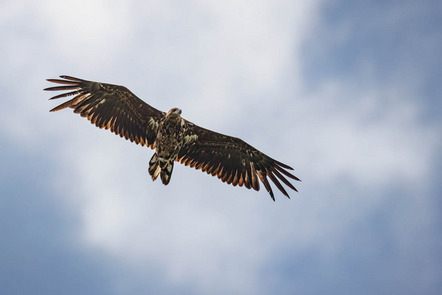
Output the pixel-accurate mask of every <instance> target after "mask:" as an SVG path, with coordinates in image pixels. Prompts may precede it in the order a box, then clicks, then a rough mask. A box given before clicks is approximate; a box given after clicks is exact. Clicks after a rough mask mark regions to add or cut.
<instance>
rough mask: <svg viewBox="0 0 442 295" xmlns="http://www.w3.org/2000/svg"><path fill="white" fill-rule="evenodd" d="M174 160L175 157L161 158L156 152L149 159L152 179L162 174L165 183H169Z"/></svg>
mask: <svg viewBox="0 0 442 295" xmlns="http://www.w3.org/2000/svg"><path fill="white" fill-rule="evenodd" d="M174 162H175V161H174V159H172V160H170V159H162V158H159V157H158V155H157V154H156V153H155V154H154V155H153V156H152V158H151V159H150V161H149V174H150V175H151V176H152V180H156V179H157V178H158V176H160V177H161V181H162V182H163V184H164V185H167V184H169V182H170V178H171V177H172V171H173V164H174Z"/></svg>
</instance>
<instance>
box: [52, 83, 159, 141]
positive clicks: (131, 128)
mask: <svg viewBox="0 0 442 295" xmlns="http://www.w3.org/2000/svg"><path fill="white" fill-rule="evenodd" d="M60 78H62V79H63V80H60V79H48V81H49V82H53V83H57V84H62V85H63V86H55V87H49V88H46V89H45V90H49V91H58V90H68V91H69V92H66V93H62V94H59V95H56V96H54V97H52V98H50V99H58V98H62V97H69V96H74V97H73V98H72V99H71V100H68V101H66V102H64V103H62V104H61V105H59V106H57V107H55V108H53V109H52V110H51V112H54V111H59V110H62V109H64V108H67V107H69V108H72V109H74V113H78V114H80V115H81V116H82V117H86V118H87V119H88V120H89V121H91V123H92V124H95V125H96V126H97V127H100V128H105V129H110V130H111V131H112V132H114V133H115V134H118V135H120V136H121V137H124V138H126V139H129V140H130V141H132V142H135V143H137V144H141V145H147V146H149V147H151V148H153V147H154V142H155V138H156V134H157V129H158V124H159V122H160V119H161V117H162V116H163V115H164V113H163V112H161V111H159V110H157V109H155V108H153V107H151V106H150V105H148V104H146V103H145V102H144V101H142V100H141V99H139V98H138V97H137V96H135V94H133V93H132V92H130V91H129V89H127V88H126V87H123V86H118V85H112V84H105V83H99V82H93V81H87V80H82V79H78V78H74V77H69V76H60Z"/></svg>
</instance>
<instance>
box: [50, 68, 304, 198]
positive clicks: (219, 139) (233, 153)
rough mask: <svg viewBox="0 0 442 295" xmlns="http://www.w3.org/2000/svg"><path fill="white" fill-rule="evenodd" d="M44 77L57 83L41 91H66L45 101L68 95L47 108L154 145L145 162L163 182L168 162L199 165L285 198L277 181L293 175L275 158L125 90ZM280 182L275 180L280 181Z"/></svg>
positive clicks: (229, 180)
mask: <svg viewBox="0 0 442 295" xmlns="http://www.w3.org/2000/svg"><path fill="white" fill-rule="evenodd" d="M61 78H62V79H63V80H61V79H48V81H49V82H53V83H57V84H62V86H55V87H49V88H46V89H45V90H50V91H54V90H68V91H69V92H66V93H62V94H60V95H57V96H54V97H52V98H51V99H57V98H62V97H69V96H73V98H72V99H70V100H68V101H66V102H64V103H62V104H61V105H59V106H57V107H55V108H53V109H52V110H51V112H53V111H58V110H62V109H64V108H67V107H69V108H72V109H73V110H74V112H75V113H79V114H80V115H81V116H82V117H87V118H88V120H89V121H91V123H92V124H95V125H96V126H97V127H100V128H105V129H110V130H111V131H112V132H114V133H115V134H118V135H120V136H121V137H124V138H126V139H129V140H130V141H132V142H135V143H137V144H140V145H146V146H148V147H150V148H152V149H155V153H154V155H153V156H152V158H151V160H150V162H149V174H150V175H151V176H152V179H153V180H155V179H156V178H157V177H158V176H160V178H161V181H162V182H163V184H165V185H167V184H168V183H169V181H170V178H171V175H172V171H173V164H174V162H175V161H178V162H180V163H182V164H184V165H186V166H190V167H194V168H196V169H201V170H202V171H204V172H206V173H208V174H210V175H213V176H217V177H218V178H219V179H221V180H222V181H223V182H227V183H228V184H232V185H233V186H236V185H239V186H245V187H246V188H248V189H250V188H253V189H254V190H257V191H258V190H259V183H260V182H261V183H262V184H263V185H264V187H265V188H266V190H267V191H268V192H269V194H270V196H271V197H272V199H273V200H275V198H274V195H273V191H272V188H271V186H270V183H269V181H268V178H270V180H271V181H272V182H273V183H274V184H275V185H276V187H277V188H278V189H279V190H280V191H281V192H282V193H283V194H284V195H285V196H287V197H289V195H288V193H287V191H286V190H285V188H284V187H283V186H282V184H281V182H283V183H284V184H285V185H286V186H288V187H289V188H291V189H293V190H295V191H297V190H296V188H295V187H294V186H293V185H292V184H291V183H290V182H289V181H288V180H287V178H291V179H294V180H298V181H299V179H298V178H297V177H296V176H294V175H293V174H291V173H290V172H289V171H287V170H293V168H291V167H289V166H287V165H285V164H283V163H281V162H279V161H276V160H274V159H272V158H270V157H269V156H267V155H265V154H264V153H262V152H260V151H259V150H257V149H255V148H254V147H252V146H251V145H249V144H247V143H246V142H244V141H243V140H241V139H239V138H236V137H232V136H227V135H223V134H220V133H217V132H214V131H211V130H207V129H204V128H202V127H199V126H197V125H195V124H193V123H191V122H189V121H187V120H185V119H183V118H182V117H181V110H180V109H178V108H172V109H171V110H169V111H168V112H167V113H165V112H161V111H159V110H157V109H155V108H153V107H151V106H150V105H148V104H146V103H145V102H144V101H142V100H141V99H139V98H138V97H136V96H135V95H134V94H133V93H132V92H130V91H129V90H128V89H127V88H125V87H123V86H118V85H112V84H105V83H98V82H93V81H87V80H82V79H78V78H74V77H69V76H61ZM286 177H287V178H286ZM280 181H281V182H280Z"/></svg>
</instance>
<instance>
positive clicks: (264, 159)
mask: <svg viewBox="0 0 442 295" xmlns="http://www.w3.org/2000/svg"><path fill="white" fill-rule="evenodd" d="M186 123H187V126H188V127H187V130H186V131H185V132H186V135H187V136H192V135H196V136H198V138H197V140H196V141H192V142H190V143H188V144H185V145H184V146H183V147H182V149H181V151H180V153H179V155H178V157H177V161H179V162H181V163H183V164H185V165H188V166H190V167H194V168H196V169H201V170H202V171H203V172H206V173H207V174H210V175H213V176H217V177H218V178H219V179H221V180H222V181H223V182H226V183H228V184H232V185H233V186H245V187H246V188H248V189H250V188H253V189H254V190H259V189H260V187H259V182H260V181H261V183H262V184H263V185H264V187H265V189H266V190H267V192H268V193H269V194H270V196H271V197H272V199H273V200H275V198H274V195H273V191H272V188H271V186H270V183H269V181H268V180H267V177H268V178H270V179H271V180H272V182H273V183H274V184H275V185H276V187H277V188H278V189H279V190H280V191H281V192H282V193H283V194H284V195H285V196H287V197H289V194H288V193H287V191H286V189H285V188H284V187H283V185H282V184H281V182H282V183H284V184H285V185H287V186H288V187H289V188H290V189H292V190H295V191H297V190H296V188H295V187H294V186H293V184H292V183H290V181H289V180H288V179H287V178H286V177H288V178H290V179H294V180H299V179H298V178H297V177H296V176H294V175H292V174H291V173H290V172H288V171H287V170H293V168H291V167H290V166H288V165H286V164H283V163H281V162H279V161H276V160H274V159H272V158H270V157H269V156H267V155H265V154H264V153H262V152H260V151H259V150H257V149H255V148H254V147H252V146H251V145H249V144H247V143H246V142H244V141H243V140H241V139H239V138H236V137H231V136H227V135H223V134H220V133H216V132H213V131H210V130H207V129H204V128H201V127H199V126H197V125H195V124H193V123H190V122H187V121H186ZM278 179H279V180H278ZM280 181H281V182H280Z"/></svg>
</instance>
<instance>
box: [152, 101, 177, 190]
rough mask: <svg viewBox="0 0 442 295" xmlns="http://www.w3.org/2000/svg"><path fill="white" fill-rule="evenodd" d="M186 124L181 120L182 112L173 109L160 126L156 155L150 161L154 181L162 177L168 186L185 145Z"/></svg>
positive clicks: (156, 141) (156, 142)
mask: <svg viewBox="0 0 442 295" xmlns="http://www.w3.org/2000/svg"><path fill="white" fill-rule="evenodd" d="M185 125H186V122H185V120H184V119H183V118H181V110H180V109H178V108H172V109H171V110H170V111H169V112H168V113H167V114H166V116H165V117H164V120H162V121H161V123H160V125H159V126H158V133H157V138H156V140H155V143H154V144H155V154H154V155H153V156H152V159H151V160H150V161H149V174H150V175H151V176H152V179H153V180H155V179H157V177H158V175H159V174H160V175H161V181H162V182H163V184H165V185H167V184H168V183H169V181H170V177H171V176H172V170H173V163H174V162H175V160H176V158H177V156H178V153H179V152H180V150H181V147H182V146H183V144H184V133H183V131H184V130H185V129H186V128H185Z"/></svg>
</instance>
